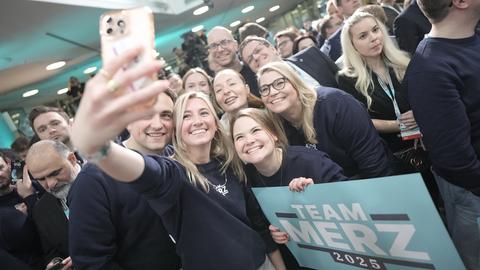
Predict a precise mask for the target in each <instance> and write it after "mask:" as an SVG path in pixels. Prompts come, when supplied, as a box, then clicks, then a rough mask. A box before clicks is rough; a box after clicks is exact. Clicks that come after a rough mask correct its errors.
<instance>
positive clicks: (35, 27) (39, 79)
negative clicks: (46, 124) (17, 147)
mask: <svg viewBox="0 0 480 270" xmlns="http://www.w3.org/2000/svg"><path fill="white" fill-rule="evenodd" d="M45 1H50V2H41V1H26V0H1V5H0V111H3V110H10V109H15V108H29V107H32V106H36V105H39V104H43V103H45V102H49V101H52V100H55V99H58V98H59V96H58V95H57V94H56V92H57V90H59V89H61V88H64V87H66V85H67V80H68V78H69V77H70V76H76V77H78V78H80V80H86V79H87V78H88V76H87V75H85V74H83V70H84V69H85V68H86V67H89V66H92V65H95V66H97V67H99V66H100V65H101V63H100V60H99V53H98V52H99V48H100V45H99V35H98V18H99V16H100V14H102V13H103V12H105V11H106V9H103V8H95V7H85V6H81V5H80V4H89V5H91V4H95V2H98V1H93V0H88V1H73V0H63V1H70V2H74V4H75V5H66V4H58V3H51V2H55V1H59V0H45ZM125 1H129V2H132V1H134V2H135V1H136V2H137V3H138V2H141V3H150V4H151V3H152V2H166V3H167V4H169V5H170V6H171V7H173V9H175V10H177V11H178V10H179V2H181V1H186V3H187V4H184V5H183V6H184V7H185V6H186V7H189V5H190V6H192V3H193V4H195V6H196V7H199V6H201V3H202V1H203V0H168V1H167V0H118V1H113V0H107V1H106V2H110V3H107V4H112V3H114V4H118V3H119V2H125ZM302 1H303V0H279V1H268V0H253V1H249V0H223V1H222V0H212V1H211V2H213V5H214V7H213V9H211V10H210V11H208V12H207V13H205V14H203V15H200V16H193V15H192V12H193V10H194V9H195V8H193V7H192V8H188V9H187V10H186V11H184V12H182V13H180V14H175V15H172V14H159V13H157V14H155V26H156V36H157V40H156V45H157V51H159V52H160V54H161V55H162V56H163V57H165V58H166V59H169V58H172V54H171V50H172V48H173V47H175V46H180V44H181V43H182V39H181V38H180V35H181V34H182V33H184V32H186V31H188V30H189V29H191V28H192V27H194V26H196V25H199V24H203V25H204V26H205V28H206V29H207V30H208V29H211V28H212V27H213V26H215V25H223V26H226V27H228V26H229V24H230V23H231V22H233V21H235V20H241V21H242V22H244V21H255V20H256V19H257V18H260V17H266V18H267V20H266V21H265V22H264V23H262V24H266V23H268V22H269V20H271V19H272V18H273V17H275V16H277V15H279V14H283V13H284V12H286V11H287V10H290V9H292V8H294V7H295V6H296V5H297V4H298V3H300V2H302ZM196 3H198V5H196ZM157 4H158V3H157ZM162 4H163V3H162ZM277 4H278V5H280V9H279V10H277V11H275V12H274V13H271V12H269V11H268V9H269V8H270V7H271V6H273V5H277ZM248 5H254V6H255V9H254V10H253V11H252V12H249V13H247V14H242V13H241V12H240V10H241V9H242V8H244V7H246V6H248ZM180 6H182V5H180ZM162 8H163V6H162ZM171 11H172V10H171V9H170V10H169V12H171ZM59 60H66V61H67V65H66V66H65V67H63V68H61V69H59V70H56V71H46V70H45V66H46V65H48V64H50V63H53V62H55V61H59ZM31 89H39V94H38V95H36V96H33V97H29V98H22V97H21V95H22V93H24V92H25V91H28V90H31Z"/></svg>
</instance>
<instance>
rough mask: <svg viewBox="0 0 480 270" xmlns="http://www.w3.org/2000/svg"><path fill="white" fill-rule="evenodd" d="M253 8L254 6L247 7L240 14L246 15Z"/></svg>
mask: <svg viewBox="0 0 480 270" xmlns="http://www.w3.org/2000/svg"><path fill="white" fill-rule="evenodd" d="M254 8H255V7H254V6H248V7H246V8H244V9H242V13H248V12H250V11H252V10H253V9H254Z"/></svg>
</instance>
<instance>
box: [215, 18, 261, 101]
mask: <svg viewBox="0 0 480 270" xmlns="http://www.w3.org/2000/svg"><path fill="white" fill-rule="evenodd" d="M207 43H208V53H209V58H210V60H211V61H213V62H214V63H215V64H216V65H218V66H219V69H218V70H217V71H220V70H223V69H227V68H229V69H233V70H235V71H237V72H240V74H242V76H243V77H244V78H245V81H246V82H247V84H248V86H249V87H250V91H251V92H252V94H254V95H256V96H257V97H260V94H259V93H258V85H257V78H256V77H255V73H254V72H253V71H252V70H251V69H250V68H249V67H248V66H247V65H244V63H242V62H241V61H240V58H239V57H238V42H237V41H236V40H235V39H234V38H233V35H232V32H231V31H230V30H228V29H227V28H225V27H223V26H215V27H214V28H212V30H210V32H209V33H208V35H207Z"/></svg>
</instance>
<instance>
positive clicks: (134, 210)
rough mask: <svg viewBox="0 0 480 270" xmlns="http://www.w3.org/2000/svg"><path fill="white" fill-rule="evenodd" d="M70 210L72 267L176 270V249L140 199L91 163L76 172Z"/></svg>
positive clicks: (151, 212) (146, 205)
mask: <svg viewBox="0 0 480 270" xmlns="http://www.w3.org/2000/svg"><path fill="white" fill-rule="evenodd" d="M69 206H70V225H69V237H70V244H69V245H70V246H69V249H70V256H71V258H72V260H73V262H74V267H75V269H142V270H147V269H152V270H154V269H165V270H176V269H179V268H180V262H179V258H178V256H177V255H176V253H175V246H174V244H173V242H172V241H171V239H170V237H169V236H168V233H167V232H166V230H165V227H164V226H163V224H162V220H161V218H160V217H159V216H158V215H157V214H156V213H155V212H154V211H153V210H152V209H151V208H150V206H149V205H148V203H147V201H146V200H145V198H143V197H142V196H141V195H139V194H138V193H136V192H135V191H133V190H132V189H131V188H130V187H129V185H128V184H124V183H120V182H117V181H115V180H113V179H111V178H110V177H109V176H107V175H106V174H104V173H103V172H102V171H100V170H99V169H98V167H96V166H95V165H94V164H92V163H87V164H86V165H84V167H83V168H82V171H81V172H80V173H79V174H78V176H77V178H76V180H75V182H74V183H73V186H72V188H71V190H70V196H69Z"/></svg>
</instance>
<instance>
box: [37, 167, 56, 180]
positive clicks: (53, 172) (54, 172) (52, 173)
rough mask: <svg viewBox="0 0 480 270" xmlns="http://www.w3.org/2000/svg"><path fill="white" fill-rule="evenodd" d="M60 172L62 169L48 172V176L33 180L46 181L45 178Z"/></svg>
mask: <svg viewBox="0 0 480 270" xmlns="http://www.w3.org/2000/svg"><path fill="white" fill-rule="evenodd" d="M61 170H62V168H60V169H57V170H54V171H52V172H50V173H49V174H47V175H45V176H44V177H35V180H37V181H44V180H45V179H47V177H51V176H53V175H55V174H58V173H59V172H60V171H61Z"/></svg>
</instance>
